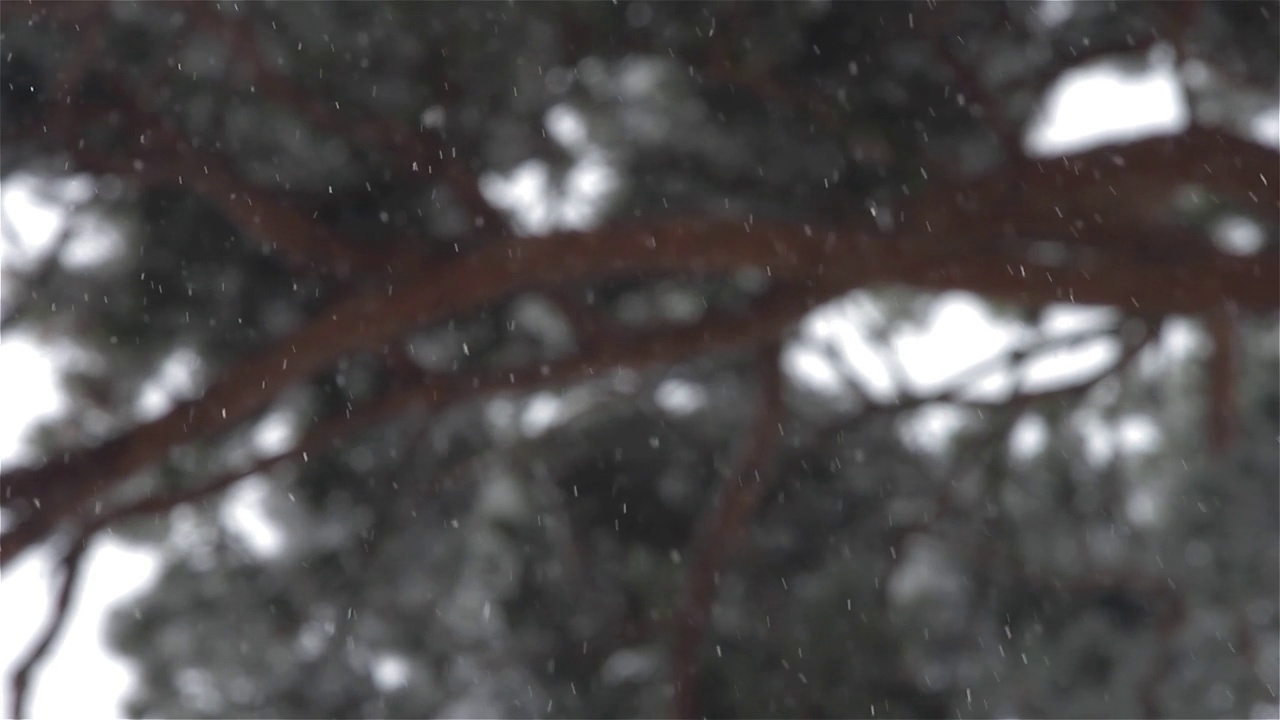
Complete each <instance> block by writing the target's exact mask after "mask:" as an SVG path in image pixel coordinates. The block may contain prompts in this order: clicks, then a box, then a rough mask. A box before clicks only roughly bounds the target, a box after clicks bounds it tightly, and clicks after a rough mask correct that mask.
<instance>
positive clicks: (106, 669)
mask: <svg viewBox="0 0 1280 720" xmlns="http://www.w3.org/2000/svg"><path fill="white" fill-rule="evenodd" d="M56 567H57V563H56V560H55V559H54V558H53V557H51V556H50V554H49V553H47V552H44V551H42V550H32V551H31V553H30V554H29V555H27V556H25V557H22V558H20V559H18V560H17V561H16V562H15V563H14V566H13V568H12V569H10V570H6V571H5V573H4V577H3V578H0V615H2V616H3V617H4V619H5V621H4V623H2V624H0V628H3V629H2V630H0V633H3V634H0V638H2V639H0V659H3V663H4V668H5V673H6V675H5V678H4V682H0V703H2V704H3V707H4V709H5V711H6V713H7V711H8V709H9V682H8V679H9V678H8V673H9V672H11V671H12V670H13V668H14V663H15V661H17V660H19V659H21V658H22V657H23V656H24V655H25V654H26V653H27V652H28V649H29V646H30V643H31V641H32V640H33V639H34V638H35V636H36V634H37V633H39V632H42V631H43V630H44V626H45V624H46V623H47V622H48V620H49V612H50V611H51V610H52V607H53V603H52V598H53V596H54V595H53V594H54V593H56V592H57V588H56V586H55V584H54V582H53V581H54V580H55V579H57V578H58V577H59V576H58V575H57V573H56V572H55V570H56ZM158 569H159V561H158V559H157V555H156V553H154V552H152V551H143V550H139V549H137V548H133V547H130V546H129V545H126V544H125V543H122V542H120V541H119V540H116V539H113V538H111V537H110V535H102V536H100V537H99V538H98V539H97V540H96V541H95V542H94V544H93V546H92V547H90V549H89V550H88V551H87V552H86V554H85V557H84V559H83V560H82V561H81V569H80V573H81V576H80V586H79V590H78V592H77V593H76V597H75V599H74V600H73V603H74V604H73V605H72V607H71V609H70V610H69V618H68V623H67V625H66V626H65V627H64V628H63V631H62V636H61V637H60V638H59V640H58V641H57V642H55V643H54V645H53V647H52V648H51V649H50V652H49V653H48V655H46V656H45V662H44V664H43V665H42V666H41V667H40V670H39V671H38V672H37V673H36V674H35V676H34V678H33V685H32V686H31V687H30V688H29V689H28V708H30V710H31V714H32V716H33V717H44V718H85V719H86V720H88V719H90V718H117V717H120V709H119V702H120V699H121V698H122V697H123V695H124V692H125V690H126V688H127V687H128V686H129V683H130V682H131V681H132V679H133V677H134V671H133V669H132V668H131V667H130V666H129V665H128V664H127V663H126V662H125V661H124V659H123V658H121V657H119V656H117V655H115V654H113V653H109V652H108V651H107V650H106V648H105V647H104V645H103V642H102V637H103V633H105V632H106V624H107V619H108V615H109V613H110V611H111V610H112V609H113V608H114V607H115V606H116V605H117V604H118V603H119V602H120V601H121V600H123V599H125V598H127V597H129V596H132V595H135V594H136V593H139V592H141V591H142V590H143V588H145V587H146V586H147V585H148V584H150V583H151V582H152V581H153V580H154V579H155V577H156V574H157V572H158ZM6 716H7V715H6Z"/></svg>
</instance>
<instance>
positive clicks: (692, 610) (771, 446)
mask: <svg viewBox="0 0 1280 720" xmlns="http://www.w3.org/2000/svg"><path fill="white" fill-rule="evenodd" d="M778 350H779V346H778V345H777V344H776V343H770V344H769V345H767V346H766V347H764V348H762V349H761V352H760V369H759V372H760V379H759V383H760V400H759V407H758V409H757V410H756V419H755V423H754V424H753V425H752V429H751V434H750V436H749V437H748V438H746V439H745V441H744V448H743V450H742V456H741V457H740V458H739V461H738V466H737V467H736V468H735V469H734V470H733V471H732V472H730V473H729V474H728V475H726V476H725V478H724V480H723V482H722V483H721V486H720V493H719V495H718V496H717V497H716V499H715V504H714V505H713V506H712V507H711V508H710V509H709V510H708V512H707V513H706V514H705V515H704V516H703V519H702V520H701V521H700V522H699V525H698V528H697V531H696V532H697V534H696V535H695V536H694V540H693V547H692V550H691V555H692V557H693V564H692V565H691V566H690V568H689V572H688V575H687V576H686V578H685V590H684V599H683V601H682V602H681V604H680V608H679V609H678V610H677V611H676V626H675V628H674V630H675V637H674V639H673V641H672V643H673V644H672V648H671V677H672V681H673V682H674V684H675V697H674V698H673V700H672V704H671V712H672V716H673V717H677V718H692V717H699V716H700V713H698V711H697V710H698V708H697V672H698V650H699V648H700V647H701V646H702V639H703V637H704V636H705V634H706V630H707V625H708V624H709V623H710V620H711V608H712V605H713V604H714V602H715V595H716V586H717V584H718V582H717V578H718V576H719V573H720V570H721V568H722V567H723V566H724V564H725V562H726V561H727V560H728V559H729V558H730V557H732V555H733V553H734V551H735V550H736V549H737V547H738V544H739V543H740V542H741V541H742V536H743V535H744V533H745V531H746V529H747V524H748V523H749V521H750V519H751V516H752V515H753V514H755V510H756V508H757V507H758V506H759V504H760V499H761V498H762V497H764V494H765V492H766V491H767V490H768V489H769V486H770V485H771V484H772V480H773V468H772V466H773V460H774V453H775V452H776V450H777V444H778V438H779V436H780V434H781V429H782V425H781V420H782V415H783V412H784V410H785V409H784V407H783V400H782V369H781V367H780V366H779V363H778V360H779V358H778Z"/></svg>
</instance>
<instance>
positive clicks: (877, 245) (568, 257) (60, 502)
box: [0, 131, 1280, 566]
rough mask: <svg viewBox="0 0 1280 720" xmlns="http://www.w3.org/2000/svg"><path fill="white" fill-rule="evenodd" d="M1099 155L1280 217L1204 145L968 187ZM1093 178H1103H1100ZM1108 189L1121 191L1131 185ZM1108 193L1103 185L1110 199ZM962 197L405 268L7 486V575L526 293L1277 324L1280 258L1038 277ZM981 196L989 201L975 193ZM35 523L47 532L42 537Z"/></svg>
mask: <svg viewBox="0 0 1280 720" xmlns="http://www.w3.org/2000/svg"><path fill="white" fill-rule="evenodd" d="M1217 147H1224V148H1227V149H1229V150H1231V149H1234V150H1237V151H1238V150H1242V149H1244V148H1249V149H1250V150H1251V152H1252V153H1253V154H1252V155H1250V156H1245V155H1242V154H1236V153H1235V152H1232V153H1229V154H1227V155H1226V156H1225V160H1224V159H1222V156H1219V155H1215V154H1214V152H1215V148H1217ZM1098 153H1103V158H1109V157H1110V154H1111V153H1125V155H1126V156H1127V157H1134V158H1142V159H1145V160H1146V161H1148V163H1149V164H1150V165H1151V167H1142V166H1140V165H1138V164H1137V163H1130V166H1129V168H1128V172H1130V173H1134V174H1138V175H1139V176H1140V178H1141V179H1142V180H1143V182H1145V183H1148V184H1157V185H1160V184H1162V185H1163V186H1164V187H1170V186H1171V185H1172V186H1174V187H1176V186H1177V185H1178V184H1179V178H1180V175H1179V171H1183V174H1184V175H1189V176H1192V177H1195V176H1196V175H1197V168H1208V170H1207V172H1204V171H1202V172H1201V174H1206V175H1208V176H1209V179H1212V180H1216V181H1218V182H1219V185H1215V186H1214V187H1223V188H1225V189H1226V190H1227V191H1230V190H1232V188H1233V187H1234V188H1236V189H1240V190H1244V189H1247V192H1248V193H1249V194H1254V193H1255V192H1256V193H1262V194H1255V195H1254V197H1255V198H1256V199H1257V200H1258V203H1259V204H1260V205H1263V206H1266V205H1275V204H1277V201H1276V199H1275V192H1276V188H1277V187H1280V179H1278V178H1276V175H1277V174H1280V173H1277V170H1276V167H1275V166H1274V165H1273V166H1272V167H1265V162H1266V160H1267V159H1268V156H1270V157H1271V159H1274V155H1275V153H1273V152H1268V151H1265V150H1262V149H1259V148H1257V147H1256V146H1253V145H1252V144H1250V143H1246V142H1245V141H1242V140H1234V139H1229V138H1224V137H1221V136H1218V135H1215V134H1213V133H1208V132H1207V131H1206V132H1193V133H1191V134H1189V135H1188V136H1187V137H1183V138H1179V139H1176V140H1169V139H1163V138H1162V139H1156V140H1151V141H1141V142H1138V143H1133V144H1130V145H1128V146H1121V147H1119V148H1104V149H1101V150H1098V151H1091V152H1090V153H1086V154H1084V155H1083V156H1080V157H1077V158H1075V159H1074V161H1068V162H1063V163H1058V162H1052V163H1029V164H1023V165H1022V166H1021V170H1022V172H1023V175H1021V176H1018V175H1013V176H1010V175H1008V174H1007V173H1004V172H1003V171H1001V173H997V175H996V179H995V180H990V181H986V180H984V181H979V182H975V183H973V186H977V187H981V186H982V183H983V182H987V183H988V184H1004V183H1008V182H1019V181H1020V182H1022V184H1023V185H1024V186H1027V187H1032V188H1035V191H1036V192H1040V191H1041V190H1042V189H1041V188H1038V187H1036V186H1037V185H1048V186H1049V187H1050V188H1055V189H1056V192H1058V193H1060V194H1061V193H1064V192H1066V193H1069V192H1072V191H1073V190H1074V191H1078V192H1085V190H1084V189H1082V188H1078V187H1075V186H1076V185H1081V184H1083V185H1085V186H1087V187H1090V188H1093V187H1096V186H1097V185H1098V181H1097V180H1095V179H1093V178H1091V177H1087V175H1089V174H1093V173H1085V172H1081V171H1080V167H1081V166H1084V167H1085V168H1086V169H1087V168H1089V167H1093V164H1094V163H1103V162H1106V163H1110V160H1104V159H1102V158H1097V154H1098ZM1202 160H1203V161H1204V162H1202ZM1073 162H1074V163H1075V164H1074V165H1073V164H1072V163H1073ZM1237 163H1238V165H1237ZM1162 166H1163V171H1164V172H1165V173H1166V175H1165V176H1164V177H1152V176H1151V175H1150V174H1151V173H1156V172H1160V171H1161V169H1162ZM1260 167H1261V168H1263V169H1262V170H1261V171H1259V170H1258V168H1260ZM1062 168H1065V169H1062ZM1093 169H1094V170H1098V168H1097V167H1094V168H1093ZM1097 174H1098V175H1102V176H1103V178H1104V181H1105V179H1107V177H1106V176H1105V175H1104V174H1103V173H1102V172H1101V171H1100V170H1098V173H1097ZM1019 178H1021V180H1019ZM1115 179H1116V182H1121V181H1122V180H1123V179H1124V178H1120V177H1117V178H1115ZM1106 187H1107V186H1106V185H1103V193H1104V194H1106ZM1125 187H1126V188H1127V187H1128V186H1127V185H1126V186H1125ZM955 192H957V190H956V189H955V188H950V189H948V186H947V185H946V184H940V185H939V186H938V187H936V188H932V195H933V197H934V200H935V201H936V205H935V206H934V207H933V208H928V209H922V210H921V212H922V213H925V212H929V211H930V210H932V212H930V214H929V215H928V216H927V217H928V218H929V219H931V221H932V222H929V221H926V222H925V223H924V227H923V228H920V227H916V228H914V230H911V229H907V230H900V231H899V234H898V235H897V237H895V238H885V237H884V236H883V235H882V234H880V233H879V232H878V230H871V229H868V228H866V227H865V226H862V225H852V226H845V227H838V228H831V229H829V230H828V229H814V228H811V227H809V226H807V225H802V224H798V223H796V224H792V223H772V224H765V223H763V222H757V223H755V224H747V225H744V224H739V223H736V222H730V221H709V220H702V219H696V220H695V219H690V220H683V221H681V220H668V221H664V222H660V223H657V224H653V225H647V226H646V225H639V226H634V227H630V228H617V227H615V228H607V229H601V230H596V231H590V232H575V233H559V234H556V235H551V236H547V237H544V238H540V239H538V240H536V241H532V242H526V243H520V244H518V245H504V244H497V245H489V246H487V247H484V248H482V249H481V250H478V251H477V252H474V253H472V254H469V255H466V256H462V257H458V258H455V259H452V260H450V261H447V262H443V263H436V264H432V265H425V264H419V263H406V264H402V265H401V266H399V267H397V268H395V269H394V270H392V271H389V272H388V274H387V281H386V284H385V285H384V286H382V287H376V288H368V289H366V290H363V291H358V292H355V293H353V294H352V295H350V296H348V297H345V298H343V299H340V300H339V301H337V302H336V303H334V304H333V305H332V306H331V307H330V308H329V309H328V311H326V312H324V313H322V314H321V316H320V317H318V318H317V319H316V320H314V321H313V322H312V323H311V324H310V325H308V326H306V327H304V328H302V329H301V330H299V331H298V332H296V333H295V334H294V335H293V336H291V337H289V338H287V339H286V340H285V341H283V342H282V343H280V344H279V345H278V346H276V347H275V348H272V349H270V350H268V351H266V352H263V353H262V354H259V355H257V356H256V357H252V358H249V359H247V360H245V361H244V362H242V363H240V364H239V365H237V366H233V367H232V368H230V369H228V370H227V371H226V372H225V373H224V374H223V376H222V377H221V378H220V379H219V380H218V381H217V382H215V383H214V384H213V385H212V386H210V387H209V388H208V389H207V391H206V392H205V393H204V395H203V396H202V397H200V398H198V399H196V400H193V401H191V402H188V403H184V404H182V405H180V406H179V407H177V408H175V409H174V410H173V411H172V412H170V413H169V414H167V415H165V416H162V417H161V418H159V419H157V420H155V421H152V422H150V423H146V424H144V425H141V426H138V427H136V428H134V429H133V430H132V431H130V432H128V433H126V434H124V435H121V436H118V437H116V438H114V439H112V440H109V441H107V442H105V443H103V444H102V445H99V446H97V447H94V448H87V449H84V450H80V451H76V452H72V453H68V454H67V455H66V456H65V457H64V458H63V459H62V461H53V462H49V463H47V464H45V465H44V466H42V467H39V468H21V469H17V470H10V471H8V472H5V473H4V474H3V475H0V481H2V482H3V484H4V495H3V497H2V498H0V502H2V503H3V505H5V506H6V507H13V506H14V505H15V504H18V503H21V504H26V505H31V504H34V503H36V502H37V501H38V502H39V504H40V505H41V509H40V510H39V511H31V515H30V519H31V520H37V518H41V517H43V518H46V519H45V520H38V521H37V522H36V523H35V524H33V525H30V526H29V529H27V530H24V531H23V533H24V534H25V535H26V536H27V537H26V539H25V540H22V541H19V540H18V538H19V537H21V535H18V534H16V533H17V532H18V529H14V530H11V531H10V532H8V533H6V534H5V535H4V536H0V551H2V554H0V566H2V565H3V563H5V562H7V561H8V560H9V559H10V557H11V556H12V553H13V551H14V548H18V549H20V548H22V547H26V546H27V545H29V543H30V542H32V541H34V539H35V538H37V537H40V536H41V535H42V533H43V532H46V531H47V529H48V528H49V527H52V526H53V524H54V523H55V522H56V518H58V517H62V516H65V515H67V514H70V513H73V512H74V511H75V510H76V508H78V507H79V506H81V505H82V504H84V503H85V501H86V500H87V499H88V498H90V497H92V496H93V495H94V494H95V493H97V492H101V491H107V490H109V489H110V488H111V487H113V486H114V485H116V484H118V483H119V482H121V481H122V480H123V479H125V478H127V477H129V476H130V475H131V474H133V473H135V472H137V471H139V470H141V469H143V468H145V467H147V466H148V465H150V464H152V463H154V462H156V461H157V460H158V459H160V458H162V457H164V455H165V453H167V452H168V450H169V449H171V448H173V447H175V446H177V445H180V444H183V443H186V442H190V441H192V440H197V439H200V438H204V437H209V436H211V435H213V434H215V433H217V432H222V431H225V430H227V429H229V428H230V427H233V426H234V425H236V424H237V423H239V422H241V421H242V420H244V419H246V418H248V417H250V416H251V415H252V414H253V413H255V412H257V411H258V410H260V409H261V408H263V407H265V406H266V405H267V404H268V403H269V402H270V401H271V399H272V397H274V396H275V394H276V393H278V392H279V391H280V390H283V389H284V388H285V387H287V386H289V385H292V384H293V383H296V382H299V381H301V380H304V379H306V378H307V377H309V376H311V375H312V374H313V373H315V372H318V371H320V370H323V369H325V368H326V367H328V366H329V365H331V364H332V363H333V362H335V361H337V360H338V359H339V358H340V357H341V356H343V355H345V354H347V353H349V352H353V351H356V350H361V349H368V348H378V347H380V346H382V345H384V344H386V343H388V342H390V341H392V340H394V339H395V338H396V337H398V336H399V335H400V334H401V333H403V332H404V331H405V330H406V329H408V328H410V327H413V326H416V325H420V324H423V323H434V322H440V321H443V320H446V319H448V318H450V317H454V316H456V315H458V314H460V313H465V312H471V311H475V310H478V309H480V308H482V307H484V306H486V305H488V304H490V303H492V302H493V301H495V300H497V299H500V298H502V297H505V296H507V295H510V294H511V293H513V292H516V291H519V290H524V289H534V288H545V287H554V286H561V285H564V284H568V283H575V282H590V281H596V280H601V279H605V278H607V277H610V276H612V275H615V274H617V273H619V272H624V271H625V272H632V273H634V272H688V271H690V270H693V271H694V272H697V273H728V272H733V271H736V270H738V269H741V268H745V267H755V268H766V269H767V270H768V271H769V273H770V274H771V275H773V276H774V277H776V278H779V279H782V280H791V281H795V282H799V283H813V286H812V287H811V288H809V289H808V291H807V295H806V297H804V298H803V300H804V301H805V302H804V303H802V304H800V305H799V306H797V307H796V308H795V309H794V312H795V313H796V314H795V315H794V316H793V317H792V318H791V319H795V317H798V315H799V313H802V312H803V311H804V310H805V309H807V307H812V306H813V305H814V304H817V303H818V302H822V301H825V300H827V299H830V298H832V297H835V296H837V295H839V294H840V293H843V292H845V291H847V290H849V289H853V288H857V287H865V286H869V285H879V284H905V285H911V286H915V287H919V288H925V289H966V290H971V291H974V292H976V293H980V294H983V295H987V296H989V297H1000V298H1007V299H1010V300H1014V301H1018V302H1023V303H1032V304H1037V303H1046V302H1055V301H1061V302H1066V301H1073V302H1079V303H1088V304H1102V305H1111V306H1117V307H1131V306H1136V307H1138V308H1140V309H1141V310H1142V311H1144V312H1154V313H1160V312H1164V313H1168V312H1193V313H1194V312H1201V311H1203V309H1204V308H1206V307H1211V306H1213V305H1214V304H1217V303H1221V302H1223V301H1224V300H1229V301H1232V302H1234V303H1236V304H1237V305H1238V306H1239V307H1241V309H1244V310H1274V309H1275V308H1276V305H1277V300H1278V299H1280V297H1278V296H1280V293H1278V292H1277V277H1278V276H1280V257H1277V255H1276V254H1275V253H1269V254H1265V255H1260V256H1255V257H1248V258H1236V257H1228V256H1222V255H1211V256H1205V257H1202V258H1198V259H1196V261H1195V262H1194V263H1192V264H1188V263H1185V262H1177V260H1178V258H1177V257H1176V256H1175V258H1174V259H1173V261H1161V259H1160V258H1154V259H1153V258H1148V257H1142V256H1141V255H1140V254H1136V253H1128V252H1125V251H1123V250H1119V251H1117V252H1116V253H1115V254H1108V255H1106V256H1104V257H1102V258H1101V259H1100V260H1099V261H1096V262H1094V263H1089V264H1084V265H1082V266H1081V267H1072V266H1070V265H1066V266H1065V267H1064V266H1063V265H1062V264H1061V263H1045V262H1038V263H1037V262H1032V261H1030V260H1028V259H1027V258H1026V255H1025V253H1024V252H1018V251H1017V248H1007V247H991V246H989V245H985V244H983V243H981V242H977V241H974V240H973V239H975V238H977V239H981V238H987V237H992V236H1000V235H1002V234H1003V233H1004V232H1005V231H1006V230H1007V227H1008V226H1007V224H1006V223H1003V222H1001V220H1000V219H999V218H1000V215H999V214H998V213H999V211H1000V210H1001V207H1000V202H999V200H998V199H997V200H995V201H990V202H988V204H987V207H988V208H990V211H991V212H990V213H988V214H984V213H981V212H972V211H970V210H965V211H964V212H959V211H956V206H955V204H954V202H953V201H952V199H951V195H952V194H953V193H955ZM1108 195H1109V194H1108ZM978 197H979V199H981V193H978ZM1128 205H1130V203H1129V202H1128V198H1127V197H1126V194H1125V193H1117V195H1116V196H1115V201H1113V202H1112V203H1111V204H1110V205H1108V207H1112V208H1113V211H1114V212H1116V213H1119V212H1122V211H1123V210H1124V209H1125V207H1126V206H1128ZM992 214H994V217H993V216H992ZM1121 226H1122V227H1124V231H1123V232H1121V233H1120V234H1119V235H1116V236H1115V237H1113V238H1112V239H1111V240H1110V241H1109V242H1111V243H1113V244H1114V246H1115V247H1117V248H1125V247H1127V245H1128V244H1129V243H1131V242H1132V239H1131V238H1130V236H1129V228H1130V227H1131V226H1125V225H1123V223H1122V224H1121ZM1060 228H1061V226H1059V228H1058V229H1060ZM1109 228H1110V225H1108V224H1103V225H1100V226H1098V227H1097V228H1090V232H1091V233H1092V234H1093V235H1095V236H1097V237H1102V238H1106V237H1107V233H1108V230H1109ZM1050 229H1051V230H1052V229H1054V228H1050ZM1027 231H1028V232H1032V231H1034V228H1027ZM1032 237H1043V235H1032ZM1102 260H1105V262H1103V261H1102ZM1015 268H1016V269H1015ZM763 331H764V330H763V329H754V328H747V329H745V330H744V332H745V333H746V335H747V336H748V337H757V338H758V337H761V333H762V332H763ZM42 524H43V528H44V529H43V530H41V531H39V532H37V530H39V529H40V528H41V527H42Z"/></svg>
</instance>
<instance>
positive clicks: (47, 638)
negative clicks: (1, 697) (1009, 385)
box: [9, 535, 88, 718]
mask: <svg viewBox="0 0 1280 720" xmlns="http://www.w3.org/2000/svg"><path fill="white" fill-rule="evenodd" d="M87 542H88V536H87V535H81V536H77V537H76V539H75V540H73V541H72V543H71V546H70V547H69V548H68V549H67V552H66V554H65V555H64V556H63V557H62V563H61V564H62V584H61V586H60V588H59V590H58V596H57V599H56V600H54V606H53V615H52V617H50V619H49V623H48V624H47V625H46V626H45V629H44V631H43V632H42V633H40V639H39V640H37V641H36V643H35V645H33V646H32V648H31V650H30V651H29V652H28V653H27V655H26V656H25V657H24V658H23V659H22V661H21V662H19V663H18V665H17V667H18V669H17V670H15V671H14V673H13V675H12V678H11V680H10V686H9V687H10V698H9V701H10V703H11V705H10V712H11V713H12V717H15V718H20V717H27V715H26V711H25V705H26V699H27V687H28V685H29V683H30V680H31V674H32V673H33V672H35V670H36V668H37V667H39V665H40V662H41V661H42V660H43V659H44V657H45V656H46V655H47V654H48V652H49V649H50V648H51V647H53V642H54V640H57V639H58V635H59V634H61V633H62V628H63V627H64V626H65V625H66V622H67V618H68V611H69V610H70V609H71V598H72V596H73V595H74V594H75V588H76V584H77V582H78V581H79V579H80V569H81V565H80V561H81V559H83V557H84V551H85V549H86V548H87Z"/></svg>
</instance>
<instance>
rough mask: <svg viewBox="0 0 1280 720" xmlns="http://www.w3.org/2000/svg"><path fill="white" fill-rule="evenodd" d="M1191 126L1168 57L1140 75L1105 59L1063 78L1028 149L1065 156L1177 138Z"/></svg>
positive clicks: (1050, 94)
mask: <svg viewBox="0 0 1280 720" xmlns="http://www.w3.org/2000/svg"><path fill="white" fill-rule="evenodd" d="M1166 54H1167V53H1166ZM1157 57H1159V56H1157ZM1190 122H1191V113H1190V110H1189V109H1188V108H1187V103H1186V98H1185V95H1184V94H1183V91H1182V87H1181V82H1180V80H1179V79H1178V74H1177V70H1176V69H1175V67H1174V64H1173V59H1172V57H1160V58H1159V59H1157V60H1155V61H1153V62H1152V63H1151V65H1150V67H1149V68H1148V69H1146V70H1145V71H1141V72H1128V71H1124V70H1121V69H1119V68H1117V67H1116V66H1115V63H1114V62H1113V61H1110V60H1106V59H1104V60H1099V61H1098V62H1095V63H1090V64H1087V65H1083V66H1081V67H1079V68H1076V69H1074V70H1070V71H1068V72H1066V73H1064V74H1063V75H1062V78H1061V79H1060V80H1059V81H1058V83H1057V84H1056V85H1054V86H1053V88H1051V89H1050V90H1049V92H1048V94H1047V97H1046V99H1045V112H1044V116H1043V117H1042V118H1041V119H1040V121H1039V122H1037V123H1035V124H1034V125H1033V126H1032V128H1031V131H1030V132H1029V133H1028V136H1027V148H1028V151H1029V152H1030V153H1031V154H1032V155H1036V156H1040V157H1052V156H1059V155H1066V154H1069V153H1073V152H1079V151H1081V150H1086V149H1088V148H1090V147H1096V146H1098V145H1106V144H1109V143H1115V142H1124V141H1131V140H1138V139H1140V138H1143V137H1149V136H1152V135H1169V134H1174V133H1178V132H1182V131H1185V130H1186V129H1187V127H1188V126H1189V125H1190Z"/></svg>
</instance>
